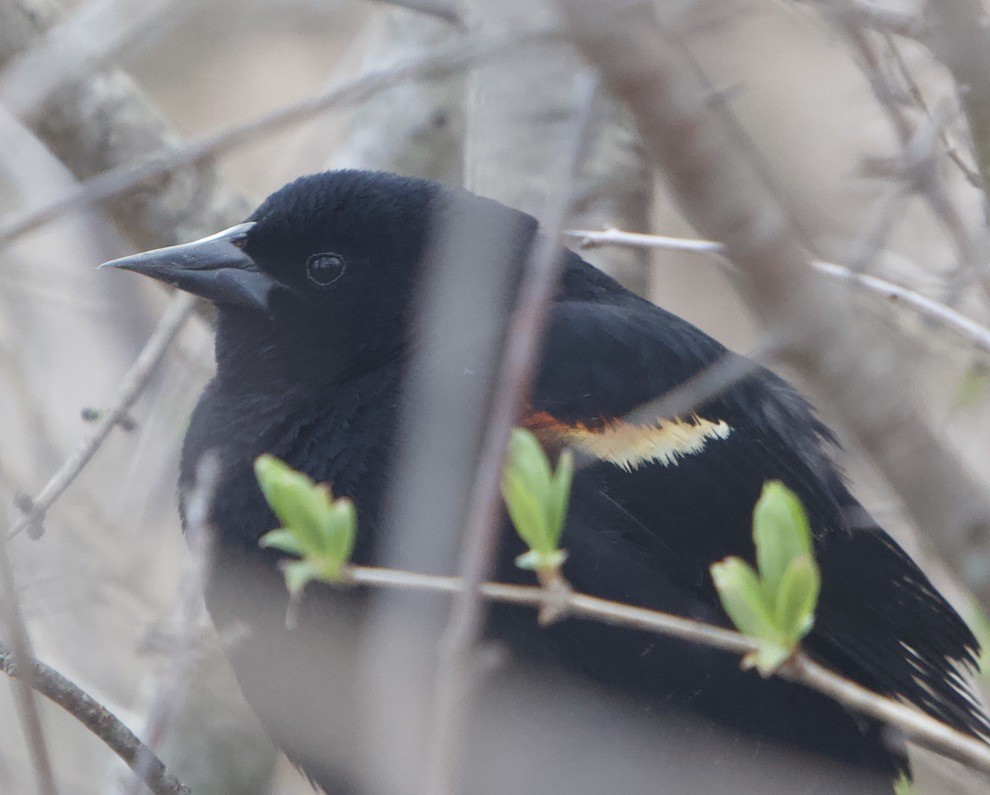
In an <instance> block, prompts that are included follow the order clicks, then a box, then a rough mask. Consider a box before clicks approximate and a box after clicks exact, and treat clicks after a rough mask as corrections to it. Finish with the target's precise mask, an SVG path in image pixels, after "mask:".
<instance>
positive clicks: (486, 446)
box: [426, 73, 598, 793]
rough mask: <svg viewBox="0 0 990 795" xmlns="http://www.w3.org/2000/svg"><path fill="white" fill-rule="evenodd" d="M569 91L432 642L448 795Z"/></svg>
mask: <svg viewBox="0 0 990 795" xmlns="http://www.w3.org/2000/svg"><path fill="white" fill-rule="evenodd" d="M575 90H576V93H577V94H578V96H579V102H578V103H577V107H578V112H579V115H578V118H576V119H575V124H574V131H573V141H571V142H569V143H568V150H567V152H566V155H565V157H564V158H563V160H562V163H561V167H560V173H558V174H556V175H555V177H554V179H552V180H551V183H550V184H552V185H555V186H557V188H556V190H555V191H554V193H553V195H552V196H550V197H549V198H548V201H547V207H546V209H545V212H544V214H543V218H542V219H541V220H542V228H543V231H544V234H543V235H541V236H539V237H538V238H537V240H536V242H535V243H534V246H533V250H532V252H531V253H530V257H529V261H528V262H527V264H526V269H525V273H524V274H523V279H522V285H521V288H520V294H519V305H518V307H517V309H516V311H515V313H514V315H513V318H512V322H511V325H510V327H509V331H508V336H507V338H506V343H505V354H504V358H503V360H502V365H501V372H500V374H499V380H498V391H497V392H496V395H495V398H494V401H493V408H492V412H491V417H490V420H489V424H488V428H487V430H486V432H485V438H484V441H483V444H482V450H481V457H480V459H479V462H478V467H477V471H476V472H475V482H474V488H473V490H472V492H471V496H470V499H469V502H468V513H467V517H468V518H467V527H466V529H465V533H464V545H463V547H462V555H461V561H460V571H461V572H462V574H463V576H464V581H465V582H466V583H467V584H468V587H467V588H465V589H464V590H463V591H462V592H460V593H459V594H458V595H457V597H456V598H455V600H454V604H453V605H452V607H451V612H450V617H449V618H448V621H447V625H446V626H445V627H444V632H443V636H442V638H441V643H440V659H439V665H438V675H437V695H436V700H435V703H434V710H435V723H434V736H433V741H432V744H431V749H430V753H431V755H430V759H429V760H428V768H427V779H426V780H427V792H429V793H448V792H452V791H454V789H455V788H456V787H455V785H454V779H455V778H456V762H457V749H458V747H459V745H458V742H457V740H458V737H459V736H460V734H461V729H462V724H463V714H464V709H465V706H466V703H465V702H466V701H467V696H468V694H469V692H470V687H471V677H470V673H469V672H470V671H471V670H472V666H471V665H470V664H469V661H468V659H467V658H468V656H469V654H470V652H471V650H472V649H473V647H474V644H475V643H476V641H477V639H478V636H479V635H480V632H481V624H482V618H483V610H482V604H481V600H480V599H479V596H478V593H477V590H476V589H477V586H479V585H480V584H481V583H482V582H484V580H485V578H486V577H487V576H488V573H489V571H490V570H491V567H492V561H493V558H494V549H495V541H496V536H495V534H496V532H497V530H498V506H499V496H498V495H499V483H500V479H501V474H502V459H503V456H504V452H505V445H506V442H507V441H508V439H509V434H510V432H511V431H512V428H513V426H514V425H515V424H516V420H517V419H518V416H519V412H520V410H521V408H522V406H523V404H524V403H525V401H526V400H527V397H528V395H529V391H530V387H531V384H532V378H533V370H534V367H535V365H536V361H537V356H538V354H539V346H540V341H541V340H542V338H543V329H544V326H545V324H546V318H547V315H548V312H549V307H550V303H551V301H552V299H553V294H554V291H555V289H556V285H557V279H558V276H559V273H560V268H561V257H560V249H559V247H558V243H557V239H558V235H559V233H560V230H561V229H562V228H563V225H564V221H565V219H566V215H567V210H568V207H569V204H570V191H571V186H572V185H573V183H574V178H575V174H576V169H577V166H578V163H579V160H580V157H581V154H582V152H583V151H584V148H585V144H586V142H587V140H586V139H587V131H588V119H589V118H590V111H591V108H592V106H593V104H594V100H595V96H596V95H597V91H598V81H597V79H596V78H595V77H594V76H593V75H591V74H590V73H584V74H582V75H580V76H579V78H578V80H577V81H576V85H575Z"/></svg>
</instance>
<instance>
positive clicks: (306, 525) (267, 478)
mask: <svg viewBox="0 0 990 795" xmlns="http://www.w3.org/2000/svg"><path fill="white" fill-rule="evenodd" d="M255 472H256V474H257V477H258V483H259V485H260V486H261V490H262V493H263V494H264V495H265V499H267V500H268V503H269V505H270V506H271V508H272V510H273V511H274V512H275V514H276V515H277V516H278V517H279V519H280V520H281V521H282V522H283V523H284V527H282V528H280V529H278V530H273V531H272V532H270V533H266V534H265V535H264V536H262V537H261V539H260V540H259V542H258V543H259V544H260V545H261V546H262V547H271V548H274V549H279V550H281V551H283V552H288V553H290V554H293V555H298V556H299V557H301V558H302V560H300V561H293V562H291V563H287V564H286V568H285V579H286V586H287V587H288V588H289V590H290V592H292V593H298V592H299V591H300V590H301V589H302V587H303V586H304V585H305V584H306V583H307V582H309V581H310V580H312V579H320V580H323V581H325V582H333V581H336V580H339V579H340V578H341V576H342V569H343V566H344V565H345V564H346V563H347V561H348V559H349V558H350V556H351V553H352V552H353V550H354V541H355V537H356V534H357V512H356V510H355V508H354V503H353V502H351V501H350V500H348V499H346V498H341V499H339V500H334V499H333V497H332V495H331V493H330V489H329V487H327V486H326V485H323V484H321V485H316V484H314V483H313V481H312V480H311V479H310V478H308V477H306V476H305V475H304V474H302V473H300V472H297V471H295V470H294V469H292V468H291V467H290V466H288V465H287V464H285V463H284V462H282V461H279V460H278V459H277V458H275V457H273V456H268V455H265V456H261V457H259V458H258V459H257V461H255ZM297 564H305V565H297Z"/></svg>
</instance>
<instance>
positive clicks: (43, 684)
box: [0, 643, 189, 795]
mask: <svg viewBox="0 0 990 795" xmlns="http://www.w3.org/2000/svg"><path fill="white" fill-rule="evenodd" d="M0 670H3V672H4V673H5V674H7V675H8V676H13V677H17V678H22V677H23V678H27V677H24V669H22V667H21V665H20V664H19V663H18V662H17V661H15V657H14V653H13V652H12V651H11V650H10V649H9V648H8V647H7V646H5V645H4V644H3V643H0ZM30 682H31V687H33V688H34V689H35V690H36V691H37V692H39V693H41V694H42V695H43V696H45V698H47V699H49V700H50V701H52V702H54V703H56V704H58V705H59V706H60V707H62V709H64V710H65V711H66V712H68V713H69V714H70V715H72V716H73V717H74V718H76V719H77V720H78V721H79V722H80V723H82V724H83V725H84V726H85V727H86V728H87V729H89V730H90V731H91V732H92V733H93V734H95V735H96V736H97V737H99V738H100V739H101V740H102V741H103V742H104V743H105V744H106V746H107V747H108V748H109V749H110V750H111V751H113V752H114V753H115V754H117V756H119V757H120V758H121V759H123V760H124V762H126V763H127V765H128V767H130V768H131V769H132V770H135V772H137V768H136V765H137V761H138V759H140V758H147V759H149V760H150V761H149V763H148V765H147V769H146V770H145V771H144V772H143V773H142V776H141V780H142V781H144V783H145V784H147V785H148V788H149V789H150V790H151V791H152V792H153V793H155V795H182V793H188V792H189V790H188V789H187V788H186V787H185V786H184V785H183V784H182V783H181V782H180V781H179V780H178V779H177V778H175V776H173V775H172V774H171V773H169V772H168V771H167V770H166V769H165V765H164V764H163V763H162V761H161V760H160V759H159V758H158V757H157V756H155V754H154V753H153V752H151V751H150V750H148V749H147V748H146V747H145V746H144V744H143V743H142V742H141V741H140V740H139V739H138V738H137V737H135V736H134V733H133V732H132V731H131V730H130V729H128V728H127V727H126V726H125V725H124V724H123V723H122V722H121V720H120V719H119V718H118V717H117V716H115V715H114V714H113V713H112V712H110V711H109V710H108V709H107V708H106V707H104V706H103V705H102V704H100V703H99V702H98V701H96V699H94V698H93V697H92V696H90V695H88V694H87V693H86V692H84V691H83V690H82V689H81V688H80V687H79V686H78V685H76V684H74V683H72V682H70V681H69V680H68V679H66V678H65V677H64V676H62V674H60V673H59V672H58V671H56V670H54V669H52V668H49V667H48V666H47V665H45V664H44V663H42V662H39V661H38V660H31V669H30Z"/></svg>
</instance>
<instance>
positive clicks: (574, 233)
mask: <svg viewBox="0 0 990 795" xmlns="http://www.w3.org/2000/svg"><path fill="white" fill-rule="evenodd" d="M564 237H570V238H575V239H577V240H578V241H580V242H579V245H580V246H581V248H598V247H599V246H630V247H634V248H662V249H666V250H668V251H694V252H698V253H705V252H711V253H714V254H721V253H722V252H723V251H725V246H723V245H722V244H721V243H718V242H716V241H714V240H693V239H691V238H686V237H668V236H667V235H646V234H641V233H639V232H623V231H622V230H621V229H616V228H615V227H609V228H608V229H603V230H594V229H568V230H567V231H566V232H564Z"/></svg>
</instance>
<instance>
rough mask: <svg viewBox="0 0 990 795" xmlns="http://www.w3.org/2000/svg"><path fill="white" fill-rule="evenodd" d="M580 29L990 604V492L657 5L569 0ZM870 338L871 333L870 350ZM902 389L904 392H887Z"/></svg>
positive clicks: (829, 389) (796, 355)
mask: <svg viewBox="0 0 990 795" xmlns="http://www.w3.org/2000/svg"><path fill="white" fill-rule="evenodd" d="M560 5H561V6H562V7H563V9H564V11H565V14H566V16H567V18H568V20H569V22H570V26H571V29H572V32H573V35H574V37H575V38H576V40H577V41H578V43H579V44H580V46H581V47H582V48H583V50H584V51H585V53H586V54H587V56H588V57H589V58H591V59H592V60H593V61H594V62H595V63H597V64H598V65H599V67H600V68H601V69H602V72H603V74H604V76H605V78H606V80H607V82H608V83H609V84H610V85H611V87H612V88H613V90H615V92H616V93H617V94H618V95H619V96H621V97H622V98H623V99H624V100H625V101H626V102H627V103H628V104H629V107H630V108H631V109H632V111H633V113H634V115H635V116H636V118H637V121H638V123H639V125H640V129H641V131H642V133H643V136H644V139H645V140H646V143H647V146H648V147H649V149H650V151H651V153H652V155H653V157H654V160H655V162H656V163H657V164H658V165H659V166H661V167H662V168H663V169H664V171H665V172H666V175H667V177H668V180H669V184H670V188H671V191H672V194H673V195H674V196H675V197H676V198H677V200H678V201H679V203H680V205H681V209H682V210H683V211H684V213H685V215H686V217H687V219H688V220H689V221H690V222H691V223H693V225H694V226H695V227H696V228H697V229H699V230H700V231H701V233H702V234H703V235H705V236H708V237H710V238H712V239H716V240H721V241H723V243H724V244H725V251H726V255H727V256H728V257H729V259H730V260H732V262H733V263H734V264H735V265H737V266H738V268H739V269H740V271H741V272H742V274H743V275H744V276H745V277H746V278H745V283H744V287H745V288H746V290H745V295H746V296H747V298H749V299H750V301H751V302H752V304H753V306H754V307H755V309H756V310H757V312H758V314H759V315H760V316H761V317H762V319H763V321H764V322H765V323H766V324H767V325H768V326H770V327H771V328H772V329H773V330H774V337H775V339H776V340H777V341H778V342H779V344H780V353H781V356H782V358H783V359H784V360H785V361H787V362H789V363H790V364H792V365H793V366H794V367H796V368H797V369H798V370H799V371H800V372H801V373H802V374H803V375H804V376H805V377H807V378H808V380H809V381H810V382H812V383H814V384H816V385H817V386H818V387H819V388H820V389H821V391H822V393H823V395H824V396H825V397H826V398H827V399H828V400H830V401H831V403H832V405H833V406H834V407H835V408H836V409H837V410H838V411H839V413H840V414H841V416H842V418H843V419H844V421H845V425H846V427H847V428H848V429H849V430H850V431H851V432H852V433H853V434H854V435H855V436H856V437H857V440H858V442H859V443H860V444H861V446H862V448H863V449H864V450H867V451H869V452H870V454H871V456H872V457H873V459H874V460H875V462H876V463H877V464H878V466H879V468H880V470H881V471H882V472H883V473H884V474H885V475H886V476H887V478H888V479H889V481H890V483H891V485H893V486H894V488H895V489H896V491H897V492H898V494H899V495H900V496H901V498H902V499H903V501H904V504H905V506H906V507H907V509H908V511H909V512H910V513H911V515H912V516H913V518H914V519H915V521H916V522H917V524H918V526H919V527H921V528H923V529H924V531H925V532H927V533H928V534H929V535H932V536H934V535H936V534H937V535H938V536H939V538H938V541H939V546H940V549H941V550H942V551H943V552H944V554H945V555H946V558H947V560H948V561H949V562H950V563H951V564H952V566H953V567H954V568H955V570H956V571H957V572H958V573H959V574H960V577H961V579H962V580H963V581H964V582H966V583H967V584H968V585H969V586H971V587H972V588H974V590H975V591H976V592H977V594H978V596H979V598H980V599H981V600H982V602H983V604H984V605H990V500H988V497H987V494H986V493H985V490H984V489H982V488H980V487H979V486H978V485H977V484H976V483H975V482H974V481H973V478H972V476H971V474H970V473H969V471H968V470H967V469H966V468H965V467H964V466H963V465H962V463H961V462H960V460H959V459H958V457H957V456H956V454H955V453H954V452H952V451H950V450H949V449H947V448H946V445H945V444H944V440H943V439H942V438H940V437H939V436H938V435H937V434H936V433H935V431H934V430H933V428H932V427H930V425H929V424H928V423H927V422H926V421H925V420H924V419H923V416H922V413H921V411H920V409H919V408H918V406H917V404H916V401H915V398H914V397H913V394H912V391H911V389H910V388H907V389H906V388H905V379H906V374H907V372H909V369H908V368H907V367H906V366H905V365H904V363H903V362H902V361H901V359H900V355H899V353H898V351H897V350H896V349H895V348H894V347H893V346H892V345H890V344H887V343H886V342H885V340H884V337H883V335H882V334H880V333H878V332H877V330H876V329H874V328H873V325H872V324H873V323H874V322H875V321H873V320H872V319H870V318H869V317H867V316H864V315H863V314H862V313H856V312H854V311H853V308H852V307H851V306H850V305H849V302H848V301H846V300H845V298H844V295H843V293H842V291H841V290H840V289H839V288H838V286H837V285H835V284H831V283H829V282H828V281H827V280H826V278H825V277H824V275H823V274H820V273H818V272H816V271H815V270H814V269H813V268H811V267H809V265H808V261H809V257H808V256H807V253H806V252H805V251H804V249H803V247H802V246H801V244H800V241H799V238H798V236H797V235H796V233H795V231H794V229H793V228H792V226H791V225H790V224H789V223H788V221H787V216H786V214H785V212H784V210H783V208H782V207H781V206H780V204H779V203H778V201H777V200H776V199H775V198H774V197H773V196H772V195H771V194H770V193H769V191H768V190H767V189H766V188H765V186H764V185H763V184H762V183H761V181H760V179H759V176H758V174H757V173H756V171H755V169H754V166H753V164H752V163H751V162H750V160H749V158H748V157H747V156H746V155H745V153H742V152H740V151H739V148H738V146H737V145H736V143H735V141H734V140H733V137H732V136H731V135H730V134H729V131H728V130H726V129H725V126H724V123H723V120H722V119H721V118H720V116H719V114H718V113H716V112H715V111H714V110H713V109H712V108H711V107H710V103H708V102H707V101H706V94H705V93H704V92H703V91H702V90H701V86H700V85H699V78H698V76H697V75H696V74H695V73H694V72H693V71H692V70H691V69H690V68H689V67H688V66H686V65H685V64H684V63H683V62H682V58H681V57H680V54H679V51H678V49H677V47H676V46H675V45H674V44H672V43H671V42H670V41H669V40H668V37H667V34H666V33H665V32H663V31H662V30H661V28H660V27H659V25H658V23H657V20H656V18H655V16H654V14H653V11H652V8H650V7H647V6H646V5H644V4H639V5H636V6H623V7H622V8H621V9H620V10H619V11H618V12H616V10H615V8H614V7H613V6H611V5H608V4H605V3H599V2H596V0H560ZM863 340H870V344H869V345H863ZM891 394H896V395H897V396H898V398H897V400H884V399H882V398H881V397H880V396H882V395H891Z"/></svg>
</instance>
